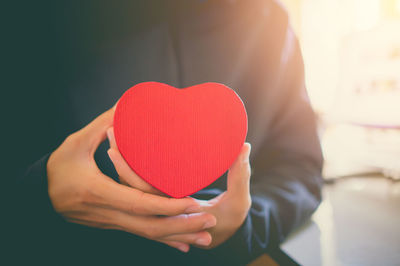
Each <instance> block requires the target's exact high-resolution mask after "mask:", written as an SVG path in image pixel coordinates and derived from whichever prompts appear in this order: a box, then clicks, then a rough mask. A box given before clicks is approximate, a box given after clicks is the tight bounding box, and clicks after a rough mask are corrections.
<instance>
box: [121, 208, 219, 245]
mask: <svg viewBox="0 0 400 266" xmlns="http://www.w3.org/2000/svg"><path fill="white" fill-rule="evenodd" d="M119 218H121V216H119ZM125 218H126V219H124V220H122V219H119V220H118V224H119V225H120V226H121V227H122V228H125V230H126V231H128V232H132V233H135V232H136V233H137V232H140V234H141V235H142V236H144V237H146V238H149V239H163V238H165V237H167V236H170V235H176V234H189V233H197V232H200V231H204V230H205V229H208V228H212V227H214V226H215V225H216V223H217V221H216V218H215V217H214V216H213V215H212V214H210V213H205V212H203V213H193V214H182V215H177V216H172V217H155V216H135V219H134V221H133V219H132V217H129V216H126V217H125Z"/></svg>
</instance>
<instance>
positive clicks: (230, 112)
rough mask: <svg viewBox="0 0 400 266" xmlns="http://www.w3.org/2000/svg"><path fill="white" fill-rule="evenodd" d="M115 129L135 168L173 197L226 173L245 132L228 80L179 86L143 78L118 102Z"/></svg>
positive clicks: (242, 109) (242, 110) (239, 102)
mask: <svg viewBox="0 0 400 266" xmlns="http://www.w3.org/2000/svg"><path fill="white" fill-rule="evenodd" d="M114 134H115V140H116V142H117V146H118V149H119V151H120V153H121V154H122V156H123V157H124V159H125V160H126V162H127V163H128V165H129V166H130V167H131V168H132V170H133V171H134V172H135V173H136V174H137V175H139V176H140V177H141V178H142V179H143V180H145V181H146V182H147V183H149V184H150V185H152V186H154V187H155V188H157V189H159V190H160V191H162V192H164V193H165V194H167V195H169V196H172V197H174V198H181V197H185V196H188V195H191V194H193V193H195V192H197V191H199V190H201V189H202V188H204V187H206V186H208V185H209V184H211V183H212V182H214V181H215V180H216V179H218V178H219V177H220V176H222V175H223V174H224V173H225V172H226V171H227V170H228V169H229V167H230V166H231V165H232V164H233V162H234V161H235V159H236V158H237V156H238V155H239V153H240V151H241V148H242V146H243V143H244V141H245V139H246V134H247V114H246V110H245V107H244V104H243V102H242V100H241V99H240V97H239V96H238V95H237V94H236V93H235V91H233V90H232V89H230V88H228V87H227V86H225V85H222V84H219V83H204V84H199V85H195V86H192V87H188V88H185V89H177V88H175V87H172V86H169V85H167V84H163V83H158V82H144V83H139V84H137V85H135V86H133V87H132V88H130V89H129V90H127V91H126V92H125V93H124V95H123V96H122V97H121V99H120V100H119V102H118V104H117V108H116V110H115V115H114Z"/></svg>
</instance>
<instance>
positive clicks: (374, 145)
mask: <svg viewBox="0 0 400 266" xmlns="http://www.w3.org/2000/svg"><path fill="white" fill-rule="evenodd" d="M322 147H323V151H324V157H325V160H326V164H325V166H324V176H325V178H328V179H329V178H336V177H341V176H349V175H357V174H368V173H382V174H384V175H385V176H388V177H390V178H393V179H398V180H400V130H399V129H396V128H373V127H363V126H359V125H349V124H347V125H346V124H338V125H332V126H330V127H329V128H327V130H326V131H325V134H324V136H323V138H322Z"/></svg>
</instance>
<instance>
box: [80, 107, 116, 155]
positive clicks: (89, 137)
mask: <svg viewBox="0 0 400 266" xmlns="http://www.w3.org/2000/svg"><path fill="white" fill-rule="evenodd" d="M114 111H115V106H114V107H113V108H111V109H109V110H107V111H106V112H104V113H102V114H101V115H99V116H98V117H96V119H94V120H93V121H92V122H90V123H89V124H88V125H86V126H85V127H84V128H82V129H81V130H80V131H79V133H78V134H79V135H80V138H81V140H82V142H81V145H82V148H84V149H89V150H90V152H91V153H94V152H95V151H96V149H97V147H98V146H99V145H100V143H101V142H103V141H104V140H105V139H106V136H107V129H108V128H109V127H111V126H112V124H113V120H114Z"/></svg>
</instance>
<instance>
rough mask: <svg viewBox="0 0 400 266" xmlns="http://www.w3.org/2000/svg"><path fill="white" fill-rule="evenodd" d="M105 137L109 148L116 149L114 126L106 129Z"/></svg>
mask: <svg viewBox="0 0 400 266" xmlns="http://www.w3.org/2000/svg"><path fill="white" fill-rule="evenodd" d="M107 137H108V142H109V143H110V148H112V149H116V150H118V147H117V142H116V141H115V135H114V127H110V128H109V129H107Z"/></svg>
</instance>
